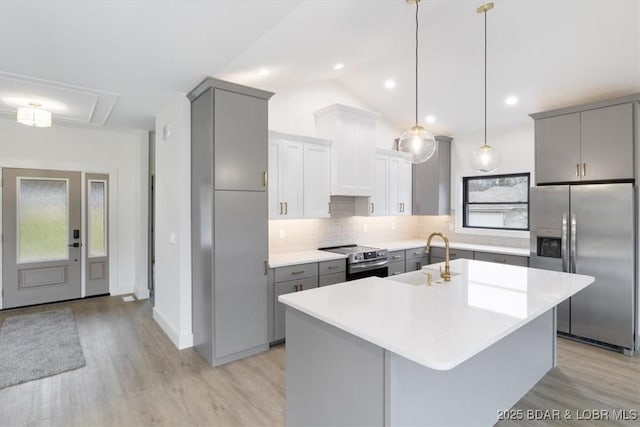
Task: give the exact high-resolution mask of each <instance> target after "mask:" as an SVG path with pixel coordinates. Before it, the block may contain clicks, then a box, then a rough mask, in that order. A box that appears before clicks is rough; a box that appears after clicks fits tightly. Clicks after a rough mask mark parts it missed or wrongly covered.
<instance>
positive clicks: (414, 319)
mask: <svg viewBox="0 0 640 427" xmlns="http://www.w3.org/2000/svg"><path fill="white" fill-rule="evenodd" d="M439 265H441V264H433V265H429V266H425V267H423V270H422V271H414V272H411V273H405V274H401V275H397V276H393V277H392V278H386V279H381V278H378V277H370V278H365V279H360V280H354V281H351V282H345V283H340V284H337V285H333V286H324V287H321V288H315V289H310V290H308V291H303V292H295V293H291V294H287V295H281V296H280V297H279V301H281V302H282V303H284V304H286V305H288V306H290V307H293V308H295V309H297V310H300V311H302V312H303V313H306V314H308V315H310V316H312V317H315V318H317V319H319V320H321V321H324V322H326V323H328V324H330V325H333V326H335V327H337V328H340V329H342V330H344V331H346V332H348V333H350V334H353V335H355V336H357V337H360V338H362V339H364V340H366V341H369V342H371V343H373V344H375V345H378V346H380V347H383V348H385V349H387V350H389V351H392V352H394V353H396V354H398V355H400V356H402V357H404V358H407V359H409V360H412V361H414V362H416V363H419V364H421V365H423V366H426V367H428V368H432V369H437V370H448V369H452V368H454V367H456V366H457V365H459V364H460V363H463V362H464V361H466V360H468V359H470V358H471V357H473V356H475V355H476V354H478V353H480V352H481V351H482V350H484V349H486V348H487V347H489V346H491V345H492V344H495V343H496V342H497V341H499V340H500V339H502V338H504V337H505V336H507V335H508V334H510V333H511V332H513V331H515V330H516V329H518V328H520V327H522V326H523V325H525V324H526V323H528V322H530V321H531V320H533V319H535V318H536V317H538V316H539V315H541V314H543V313H545V312H546V311H548V310H550V309H551V308H552V307H554V306H556V305H558V304H559V303H560V302H562V301H564V300H565V299H567V298H568V297H570V296H571V295H573V294H575V293H576V292H578V291H580V290H582V289H584V288H585V287H587V286H588V285H590V284H591V283H593V281H594V278H593V277H590V276H583V275H577V274H569V273H562V272H554V271H547V270H539V269H534V268H526V267H518V266H511V265H503V264H495V263H489V262H484V261H474V260H466V259H457V260H454V261H452V262H451V272H452V273H453V277H452V279H451V282H449V283H446V282H445V283H444V284H435V285H433V286H427V285H426V273H427V272H432V274H433V277H434V279H435V278H439V276H438V274H437V269H438V267H439Z"/></svg>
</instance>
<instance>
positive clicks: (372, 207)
mask: <svg viewBox="0 0 640 427" xmlns="http://www.w3.org/2000/svg"><path fill="white" fill-rule="evenodd" d="M374 210H375V204H374V203H373V202H371V213H373V211H374Z"/></svg>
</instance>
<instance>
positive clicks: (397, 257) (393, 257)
mask: <svg viewBox="0 0 640 427" xmlns="http://www.w3.org/2000/svg"><path fill="white" fill-rule="evenodd" d="M399 258H400V255H394V256H392V257H391V259H399Z"/></svg>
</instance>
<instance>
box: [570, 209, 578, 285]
mask: <svg viewBox="0 0 640 427" xmlns="http://www.w3.org/2000/svg"><path fill="white" fill-rule="evenodd" d="M576 228H577V224H576V214H571V273H577V271H576V256H577V253H576V252H577V251H576V246H577V242H576Z"/></svg>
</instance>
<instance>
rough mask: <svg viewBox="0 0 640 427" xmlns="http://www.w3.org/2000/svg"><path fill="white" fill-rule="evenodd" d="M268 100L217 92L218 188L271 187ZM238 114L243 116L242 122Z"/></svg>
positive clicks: (216, 147) (216, 174) (216, 165)
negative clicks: (268, 161) (269, 178)
mask: <svg viewBox="0 0 640 427" xmlns="http://www.w3.org/2000/svg"><path fill="white" fill-rule="evenodd" d="M266 111H267V100H265V99H261V98H255V97H253V96H247V95H244V94H239V93H235V92H228V91H225V90H217V91H216V93H215V108H214V115H215V118H214V122H215V130H214V132H215V135H214V138H215V141H216V144H215V147H214V157H213V158H214V161H215V189H216V190H249V191H267V186H266V176H265V174H266V172H267V147H268V144H267V141H268V133H267V132H268V131H267V114H266ZM238 118H242V121H241V123H239V121H238Z"/></svg>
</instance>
